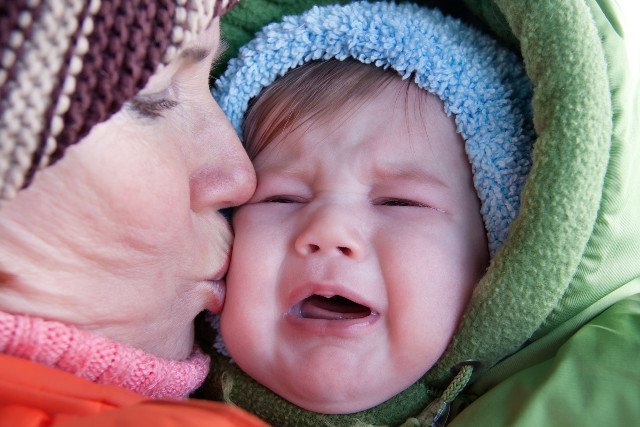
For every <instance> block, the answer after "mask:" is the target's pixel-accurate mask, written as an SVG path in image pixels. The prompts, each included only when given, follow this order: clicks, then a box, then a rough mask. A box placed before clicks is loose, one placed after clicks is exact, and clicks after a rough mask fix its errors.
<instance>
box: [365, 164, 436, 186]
mask: <svg viewBox="0 0 640 427" xmlns="http://www.w3.org/2000/svg"><path fill="white" fill-rule="evenodd" d="M375 173H376V175H377V176H379V177H382V178H384V179H402V180H408V181H418V182H423V183H428V184H431V185H434V186H437V187H443V188H447V187H448V185H447V183H446V182H445V181H443V180H442V179H440V178H439V177H438V176H436V175H435V174H433V173H431V172H429V171H427V170H425V169H423V168H419V167H414V166H409V165H402V164H398V165H396V164H391V165H383V166H378V167H377V168H376V169H375Z"/></svg>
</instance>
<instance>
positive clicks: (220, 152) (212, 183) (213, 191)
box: [189, 100, 256, 212]
mask: <svg viewBox="0 0 640 427" xmlns="http://www.w3.org/2000/svg"><path fill="white" fill-rule="evenodd" d="M212 102H213V104H214V111H213V114H211V110H209V117H208V119H209V121H208V124H207V126H211V132H209V133H208V138H210V139H209V140H208V141H206V142H205V145H206V146H207V149H206V152H205V153H204V154H202V155H203V157H206V158H201V159H198V160H199V161H198V163H199V164H200V167H198V168H197V169H196V170H195V171H194V172H193V173H192V174H191V176H190V178H189V186H190V191H191V208H192V209H193V210H194V211H196V212H197V211H200V210H203V209H206V208H211V207H213V208H214V209H216V210H219V209H224V208H229V207H232V206H238V205H241V204H243V203H244V202H246V201H247V200H249V198H250V197H251V196H252V195H253V192H254V190H255V187H256V174H255V171H254V169H253V165H252V164H251V161H250V160H249V157H248V156H247V154H246V152H245V150H244V148H243V147H242V145H241V143H240V140H239V139H238V137H237V135H236V133H235V131H234V130H233V127H232V126H231V123H229V121H228V119H227V118H226V116H225V115H224V113H223V112H222V111H221V110H220V107H218V105H217V104H215V101H213V100H212Z"/></svg>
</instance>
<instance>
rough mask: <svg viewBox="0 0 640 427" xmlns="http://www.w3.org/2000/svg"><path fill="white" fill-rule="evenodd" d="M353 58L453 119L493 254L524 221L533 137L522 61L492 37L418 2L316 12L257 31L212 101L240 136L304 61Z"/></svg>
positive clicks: (361, 4) (327, 8)
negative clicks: (385, 71)
mask: <svg viewBox="0 0 640 427" xmlns="http://www.w3.org/2000/svg"><path fill="white" fill-rule="evenodd" d="M349 57H352V58H355V59H356V60H358V61H360V62H363V63H367V64H373V65H375V66H378V67H382V68H392V69H394V70H396V71H397V72H398V73H399V75H400V76H402V78H403V79H406V78H411V79H413V81H415V83H416V84H417V85H418V86H419V87H421V88H423V89H425V90H427V91H429V92H431V93H433V94H435V95H437V96H438V97H439V98H440V99H441V100H442V101H443V103H444V106H445V111H446V113H447V114H449V115H450V114H454V115H455V122H456V127H457V130H458V132H459V133H460V134H461V135H462V137H463V138H464V140H465V148H466V152H467V155H468V157H469V160H470V162H471V166H472V172H473V176H474V185H475V188H476V191H477V192H478V196H479V198H480V202H481V213H482V216H483V219H484V223H485V228H486V230H487V237H488V242H489V251H490V254H491V256H492V257H493V256H494V255H495V253H496V251H497V249H498V248H499V247H500V246H501V245H502V244H503V243H504V242H505V240H506V239H507V234H508V229H509V225H510V224H511V222H512V221H513V219H514V218H515V217H516V216H517V214H518V210H519V206H520V193H521V191H522V187H523V185H524V182H525V180H526V177H527V174H528V172H529V168H530V165H531V148H532V144H533V141H534V139H535V135H534V131H533V125H532V119H531V117H532V114H531V107H530V100H531V92H532V88H531V83H530V81H529V79H528V77H527V76H526V74H525V72H524V69H523V67H522V64H521V60H520V59H519V58H518V57H517V56H516V55H515V54H514V53H513V52H511V51H509V50H507V49H504V48H502V47H500V46H498V44H497V43H496V42H495V41H494V40H493V39H491V38H490V37H488V36H486V35H484V34H482V33H480V32H479V31H477V30H475V29H473V28H470V27H469V26H467V25H464V24H462V23H461V22H459V21H458V20H456V19H453V18H451V17H447V16H444V15H442V13H440V12H439V11H437V10H431V9H427V8H424V7H418V6H417V5H413V4H400V5H398V4H394V3H385V2H381V3H368V2H355V3H351V4H348V5H344V6H324V7H314V8H313V9H311V10H309V11H308V12H306V13H304V14H302V15H298V16H289V17H285V18H284V19H283V21H282V22H280V23H275V24H271V25H268V26H266V27H265V28H264V29H263V30H262V31H261V32H260V33H258V34H257V35H256V37H255V39H254V40H252V41H251V42H249V43H248V44H247V45H245V46H244V47H243V48H241V49H240V52H239V55H238V57H237V58H234V59H232V60H231V61H230V62H229V65H228V68H227V70H226V72H225V73H224V74H223V75H222V76H221V77H220V79H219V80H218V81H217V82H216V86H215V88H214V90H213V96H214V97H215V99H216V100H217V101H218V104H219V105H220V107H221V108H222V110H223V111H224V112H225V113H226V114H227V116H228V117H229V118H230V120H231V123H232V124H233V126H234V128H235V129H236V132H238V135H240V138H241V139H242V135H241V127H242V122H243V120H244V115H245V112H246V110H247V106H248V103H249V100H250V99H251V98H253V97H255V96H257V95H258V94H259V93H260V91H261V90H262V89H263V88H264V87H266V86H268V85H270V84H271V83H273V81H274V80H275V79H276V78H278V77H279V76H282V75H284V74H285V73H286V72H287V71H289V70H291V69H292V68H296V67H298V66H300V65H302V64H304V63H306V62H309V61H313V60H327V59H332V58H335V59H338V60H344V59H346V58H349Z"/></svg>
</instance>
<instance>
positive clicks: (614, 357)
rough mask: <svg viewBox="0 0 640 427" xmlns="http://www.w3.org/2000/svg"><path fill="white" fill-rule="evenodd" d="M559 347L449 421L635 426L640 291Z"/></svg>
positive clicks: (639, 413) (639, 379)
mask: <svg viewBox="0 0 640 427" xmlns="http://www.w3.org/2000/svg"><path fill="white" fill-rule="evenodd" d="M556 347H557V350H556V351H555V352H554V354H553V355H552V356H551V357H548V358H545V359H543V360H541V361H540V362H538V363H536V364H532V365H531V366H528V367H527V368H525V369H519V370H518V371H517V372H515V373H513V374H512V375H510V377H509V380H508V381H503V382H499V383H497V384H496V385H495V386H494V387H493V388H491V389H490V390H489V391H488V392H486V393H484V394H483V395H482V396H481V397H480V398H478V400H476V401H475V402H474V403H473V404H472V405H471V406H469V407H468V408H467V409H466V410H464V411H463V412H462V413H460V414H459V415H458V416H457V417H455V418H454V419H453V420H452V422H451V423H450V425H451V426H466V425H469V426H491V427H495V426H563V427H565V426H567V427H569V426H585V425H593V426H631V425H637V423H638V420H640V405H638V397H639V394H638V391H639V386H638V384H640V370H639V369H638V367H637V366H638V365H637V355H638V354H640V296H637V295H636V296H635V297H630V298H628V299H626V300H623V301H621V302H618V303H617V304H615V305H614V306H613V307H611V308H609V309H608V310H606V311H605V312H604V313H602V314H601V315H599V316H597V317H596V318H595V319H593V320H591V321H590V322H589V323H587V324H586V325H584V326H583V327H582V328H580V329H579V330H578V331H576V332H575V334H573V335H572V336H571V337H569V338H568V339H567V340H566V341H564V342H562V344H561V345H559V346H556Z"/></svg>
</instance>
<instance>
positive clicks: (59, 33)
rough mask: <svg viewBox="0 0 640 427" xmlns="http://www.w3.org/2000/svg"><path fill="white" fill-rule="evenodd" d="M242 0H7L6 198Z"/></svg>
mask: <svg viewBox="0 0 640 427" xmlns="http://www.w3.org/2000/svg"><path fill="white" fill-rule="evenodd" d="M237 2H238V0H154V1H151V0H12V1H3V2H1V3H0V48H1V49H2V53H1V57H0V67H1V68H0V99H1V105H0V204H1V203H2V202H4V201H7V200H9V199H11V198H12V197H13V196H14V195H15V194H16V192H17V191H18V190H20V189H21V188H24V187H26V186H27V185H29V182H30V181H31V179H32V178H33V176H34V174H35V173H36V172H37V171H38V169H41V168H43V167H46V166H48V165H51V164H53V163H55V162H56V161H57V160H59V159H60V158H62V156H63V155H64V151H65V149H66V148H67V147H68V146H69V145H72V144H75V143H76V142H78V141H80V140H81V139H82V138H83V137H84V136H85V135H87V134H88V133H89V130H90V129H91V128H92V127H93V126H95V125H96V124H98V123H100V122H103V121H105V120H107V119H108V118H109V117H110V116H111V115H112V114H114V113H116V112H117V111H118V110H119V109H120V107H121V106H122V105H123V103H124V102H125V101H127V100H129V99H130V98H132V97H133V96H135V95H136V93H137V92H138V91H140V90H141V89H142V88H143V87H144V86H145V84H146V83H147V80H148V79H149V77H151V75H152V74H153V73H154V72H155V71H156V69H157V68H158V67H159V66H160V65H163V64H167V63H169V62H170V61H171V59H172V58H173V57H174V56H175V54H176V53H177V51H178V50H179V49H180V47H181V46H182V45H183V44H185V43H187V42H189V41H190V40H191V39H192V38H193V37H194V36H195V35H196V34H198V33H199V32H201V31H202V30H204V29H205V28H207V27H208V26H209V24H210V23H211V21H212V20H213V18H215V17H216V16H220V15H222V14H223V13H224V12H226V11H227V10H228V9H229V8H230V7H231V6H233V5H234V4H235V3H237Z"/></svg>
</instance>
